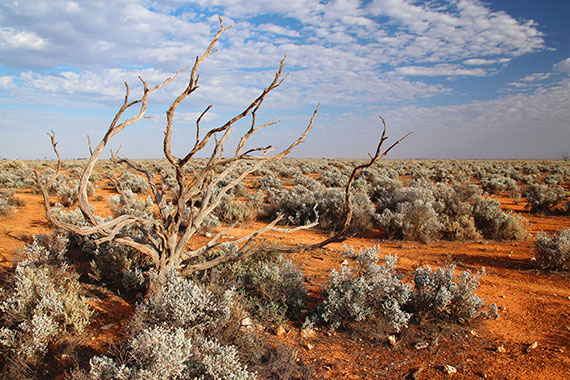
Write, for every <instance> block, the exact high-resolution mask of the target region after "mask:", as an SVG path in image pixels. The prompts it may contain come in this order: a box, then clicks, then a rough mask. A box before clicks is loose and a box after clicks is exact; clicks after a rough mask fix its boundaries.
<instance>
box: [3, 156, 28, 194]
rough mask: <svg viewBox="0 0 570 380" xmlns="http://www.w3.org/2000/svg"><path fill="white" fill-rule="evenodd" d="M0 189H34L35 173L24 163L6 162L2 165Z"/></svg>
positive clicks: (17, 161) (18, 161) (16, 161)
mask: <svg viewBox="0 0 570 380" xmlns="http://www.w3.org/2000/svg"><path fill="white" fill-rule="evenodd" d="M0 187H5V188H10V189H14V188H34V187H35V181H34V172H33V170H32V169H30V168H29V167H28V165H26V163H25V162H23V161H20V160H12V161H4V162H2V163H0Z"/></svg>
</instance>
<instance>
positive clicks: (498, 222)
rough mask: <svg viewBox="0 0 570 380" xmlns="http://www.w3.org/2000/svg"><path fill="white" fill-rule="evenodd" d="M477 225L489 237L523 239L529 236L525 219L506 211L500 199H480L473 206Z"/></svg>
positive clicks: (495, 238)
mask: <svg viewBox="0 0 570 380" xmlns="http://www.w3.org/2000/svg"><path fill="white" fill-rule="evenodd" d="M473 217H474V220H475V226H476V227H477V229H478V230H479V231H481V233H482V234H483V236H484V237H485V238H487V239H494V240H523V239H525V238H526V237H528V232H527V229H526V225H525V220H524V219H523V218H522V217H520V216H518V215H514V214H511V213H504V212H503V210H502V209H501V205H500V203H499V201H497V200H495V199H487V200H486V199H483V198H481V199H479V201H478V202H477V203H476V204H475V205H474V206H473Z"/></svg>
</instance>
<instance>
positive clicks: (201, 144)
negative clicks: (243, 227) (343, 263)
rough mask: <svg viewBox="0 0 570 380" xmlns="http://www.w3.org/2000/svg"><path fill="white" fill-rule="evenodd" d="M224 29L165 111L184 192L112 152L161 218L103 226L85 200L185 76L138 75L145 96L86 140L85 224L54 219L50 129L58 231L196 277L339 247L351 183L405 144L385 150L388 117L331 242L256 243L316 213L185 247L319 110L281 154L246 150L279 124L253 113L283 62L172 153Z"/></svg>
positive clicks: (124, 219)
mask: <svg viewBox="0 0 570 380" xmlns="http://www.w3.org/2000/svg"><path fill="white" fill-rule="evenodd" d="M227 29H229V28H226V27H224V26H223V23H222V19H221V18H220V28H219V30H218V32H217V33H216V35H215V36H214V38H213V39H212V41H211V43H210V44H209V46H208V47H207V48H206V50H205V52H204V53H203V54H202V55H201V56H198V57H196V60H195V62H194V65H193V67H192V69H191V70H190V78H189V82H188V85H187V87H186V88H185V90H184V91H182V93H180V95H178V97H177V98H176V99H175V100H174V101H173V102H172V104H171V105H170V107H169V109H168V110H167V112H166V130H165V133H164V141H163V151H164V156H165V157H166V159H167V160H168V162H169V164H170V165H171V167H172V168H173V169H174V170H175V172H176V181H177V183H178V186H179V191H178V193H177V194H176V195H175V196H174V198H173V199H168V197H167V194H166V192H165V191H164V190H163V188H162V186H160V184H158V183H157V182H156V181H155V178H154V176H153V174H152V173H151V172H149V171H148V170H146V169H145V168H143V167H141V166H140V165H138V164H137V163H136V162H134V161H131V160H128V159H124V158H120V157H118V152H116V153H112V158H113V160H114V161H115V162H116V163H120V164H124V165H128V166H129V167H130V168H132V169H134V170H136V171H138V172H140V173H142V174H144V176H145V177H146V179H147V181H148V185H149V187H150V190H151V195H152V199H153V202H154V204H155V206H156V209H157V210H158V211H157V212H156V215H155V216H154V217H152V218H141V217H137V216H134V215H131V214H130V213H126V214H124V215H120V216H117V217H115V218H112V219H110V220H103V219H102V218H99V217H97V216H96V215H95V214H94V212H93V208H92V207H91V205H90V204H89V200H88V197H87V184H88V182H89V178H90V176H91V174H92V172H93V169H94V167H95V164H96V162H97V160H98V159H99V157H100V155H101V153H102V151H103V149H104V148H105V147H106V145H107V144H108V142H109V141H110V139H111V138H112V137H113V136H115V135H116V134H117V133H119V132H121V131H122V130H123V129H124V128H126V127H127V126H129V125H132V124H135V123H136V122H138V121H139V120H141V119H142V118H143V117H145V112H146V109H147V105H148V99H149V95H150V94H151V93H152V92H153V91H156V90H158V89H159V88H161V87H163V86H165V85H166V84H168V83H170V82H172V81H173V80H174V79H175V78H177V77H178V76H179V75H180V74H181V73H182V72H183V71H184V70H180V71H179V72H178V73H176V74H175V75H174V76H173V77H171V78H168V79H166V80H165V81H163V82H162V83H160V84H158V85H156V86H154V87H149V85H148V83H147V82H146V81H145V80H143V79H142V78H140V77H139V79H140V81H141V83H142V86H143V93H142V96H141V97H140V98H138V99H135V100H131V94H130V88H129V85H128V84H127V83H125V87H126V94H125V99H124V102H123V104H122V106H121V107H120V109H119V110H118V112H117V114H116V115H115V117H114V119H113V121H112V122H111V124H110V126H109V128H108V130H107V132H106V133H105V135H104V137H103V138H102V140H101V141H100V142H99V143H98V144H97V145H96V146H95V147H94V148H93V147H92V146H91V140H90V139H89V151H90V154H91V156H90V157H89V159H88V161H87V164H86V166H85V169H84V170H83V173H82V176H81V179H80V182H79V190H78V205H79V209H80V210H81V213H82V214H83V217H84V218H85V220H86V224H87V226H78V225H74V224H69V223H66V222H63V221H62V220H61V219H59V218H58V217H57V213H56V212H55V210H54V209H53V208H52V207H51V205H50V200H49V193H48V188H49V185H50V184H51V183H53V180H54V179H55V177H56V176H57V175H58V173H59V167H60V162H61V159H60V156H59V153H58V151H57V143H56V141H55V134H54V133H53V131H52V134H51V135H50V137H51V142H52V147H53V149H54V152H55V153H56V155H57V157H58V169H57V171H56V173H55V174H54V175H53V176H52V177H51V178H50V179H48V184H47V187H46V185H45V184H42V182H41V181H40V178H39V176H38V175H36V179H37V182H38V185H39V186H40V188H41V190H42V194H43V197H44V205H45V208H46V216H47V219H48V221H49V222H50V223H52V224H53V225H54V226H55V227H57V228H61V229H63V230H66V231H70V232H72V233H75V234H80V235H83V236H92V237H93V238H94V240H95V242H96V244H101V243H104V242H111V241H113V242H115V243H118V244H122V245H125V246H128V247H131V248H134V249H135V250H137V251H139V252H140V253H142V254H144V255H146V256H148V257H149V258H150V259H151V260H152V262H153V264H154V267H155V268H156V270H159V271H160V270H163V269H164V268H167V267H169V266H174V267H176V268H178V270H180V272H181V273H182V274H183V275H189V274H190V273H192V272H194V271H198V270H204V269H208V268H211V267H213V266H215V265H218V264H220V263H223V262H227V261H230V260H239V259H243V258H245V257H248V256H250V255H251V254H253V253H254V252H257V251H260V250H267V249H274V250H279V251H284V252H292V251H299V250H306V249H312V248H317V247H322V246H324V245H326V244H329V243H332V242H338V241H342V240H343V239H344V238H345V237H344V235H345V233H346V231H347V229H348V226H349V224H350V220H351V216H352V196H351V186H352V182H353V181H354V179H355V178H356V176H357V175H358V173H360V171H361V170H362V169H364V168H366V167H369V166H371V165H372V164H373V163H374V162H375V161H376V160H378V159H379V158H381V157H383V156H385V155H386V154H387V153H388V152H389V151H390V150H391V149H392V148H393V147H394V146H395V145H396V144H398V143H399V142H400V141H401V140H403V138H402V139H400V140H398V141H396V142H395V143H394V144H392V145H391V146H390V147H389V148H387V149H386V150H385V151H384V152H382V144H383V143H384V141H385V140H386V139H387V137H386V125H385V123H384V119H382V124H383V126H384V129H383V133H382V137H381V139H380V142H379V144H378V147H377V150H376V152H375V154H374V155H371V156H370V160H369V161H368V162H367V163H366V164H364V165H361V166H358V167H356V168H355V169H354V170H353V172H352V175H351V176H350V179H349V181H348V183H347V185H346V188H345V196H346V205H347V214H346V220H345V223H344V227H343V228H342V229H341V230H340V231H339V232H337V233H336V234H335V235H334V236H332V237H330V238H328V239H326V240H324V241H322V242H320V243H318V244H312V245H305V246H301V247H267V246H263V245H259V244H257V243H256V238H257V237H258V236H259V235H261V234H262V233H264V232H267V231H269V230H279V231H285V232H294V231H296V230H299V229H308V228H311V227H314V226H316V225H317V223H318V215H317V214H316V212H315V221H314V222H312V223H310V224H307V225H304V226H300V227H296V228H291V229H287V228H279V227H277V224H278V223H279V222H280V221H281V220H282V218H283V217H282V216H277V217H276V218H275V219H274V220H272V221H271V222H269V223H268V224H267V225H265V226H264V227H263V228H261V229H259V230H257V231H255V232H253V233H250V234H249V235H247V236H244V237H241V238H236V239H233V240H231V241H224V242H221V241H220V240H222V239H221V238H222V237H227V235H228V233H229V231H230V230H231V229H232V228H233V227H234V226H235V224H234V225H231V226H229V227H228V228H226V229H225V230H224V231H221V232H219V233H217V234H216V235H215V236H213V237H212V238H211V239H210V241H208V242H207V243H206V244H204V245H202V246H200V247H198V248H194V249H189V248H188V247H189V242H190V240H191V239H192V238H193V237H194V236H195V235H196V233H197V232H198V231H199V230H200V228H201V227H202V224H203V223H204V220H205V218H206V217H207V216H208V215H210V214H211V213H212V212H213V211H214V209H215V208H216V207H217V206H218V205H219V204H220V202H221V201H222V199H223V197H224V195H226V194H227V193H228V191H230V190H231V189H232V188H234V187H235V186H237V185H238V184H239V183H240V182H242V181H243V180H244V178H245V177H246V176H247V175H249V174H251V173H253V172H254V171H255V170H257V169H259V168H260V166H261V165H263V164H264V163H267V162H270V161H275V160H279V159H281V158H283V157H285V156H287V155H288V154H289V153H290V152H291V150H292V149H293V148H295V147H296V146H297V145H298V144H300V143H301V142H302V141H303V140H304V138H305V136H307V134H308V133H309V131H310V130H311V129H312V127H313V121H314V119H315V117H316V115H317V111H318V108H319V107H318V106H317V107H316V109H315V111H314V113H313V115H312V117H311V118H310V120H309V122H308V125H307V127H306V128H305V130H304V131H303V133H302V134H301V135H300V136H299V137H298V138H297V139H296V140H294V141H293V142H292V143H291V144H290V145H289V146H288V147H287V148H285V149H284V150H282V151H279V152H274V148H273V147H271V146H266V147H257V148H251V149H247V150H246V149H245V145H246V143H247V142H248V140H249V139H250V137H251V136H253V135H254V134H255V133H256V132H258V131H259V130H261V129H262V128H266V127H270V126H272V125H274V124H276V123H277V122H270V123H266V124H262V125H257V123H256V113H257V111H258V110H259V108H260V107H261V105H262V103H263V101H264V100H265V98H266V97H267V95H268V94H269V93H270V92H272V91H273V90H275V89H276V88H277V87H279V86H280V85H281V83H282V82H283V80H284V79H285V78H286V76H287V75H283V68H284V64H285V58H283V60H282V61H281V63H280V65H279V69H278V70H277V72H276V74H275V77H274V78H273V80H272V81H271V83H270V84H269V85H268V86H267V87H266V88H265V89H264V90H263V91H262V92H261V94H260V95H259V96H258V97H257V98H256V99H254V100H253V101H252V102H251V103H249V105H247V107H245V109H243V111H242V112H240V113H239V114H237V115H235V116H234V117H232V118H230V119H229V120H228V121H226V122H225V123H224V124H222V125H221V126H219V127H217V128H212V129H210V130H208V131H207V132H206V133H205V134H204V135H203V136H202V135H201V132H202V131H201V129H200V122H201V120H202V119H203V117H204V116H205V115H206V113H207V112H208V111H209V110H210V109H211V108H212V106H208V107H207V108H206V109H205V110H204V111H203V112H202V114H201V115H200V116H199V117H198V119H197V120H196V139H195V142H194V145H193V146H192V148H191V149H190V150H189V152H188V153H187V154H186V155H185V156H184V157H176V156H175V155H174V154H173V153H172V151H171V140H172V128H173V123H174V115H175V112H176V109H177V107H178V106H179V105H180V104H181V102H182V101H183V100H184V99H186V98H187V97H188V96H189V95H190V94H192V93H193V92H194V91H196V90H197V89H198V79H199V75H198V68H199V66H200V64H201V63H202V62H203V61H204V60H205V59H206V58H208V57H209V56H210V55H212V54H214V53H215V52H216V50H214V46H215V44H216V42H217V41H218V39H219V37H220V35H221V34H222V33H223V32H224V31H225V30H227ZM135 108H138V111H137V112H136V114H135V115H134V116H132V117H130V118H126V119H125V120H123V121H121V120H122V119H123V116H124V114H125V112H126V111H127V110H132V109H135ZM246 116H249V117H250V118H251V126H250V128H249V129H248V130H247V131H246V132H245V133H244V134H243V135H242V136H241V138H240V140H239V142H238V144H237V147H236V149H235V151H234V152H233V154H232V155H231V156H225V155H224V153H225V152H224V144H225V143H226V141H227V139H228V137H229V135H230V133H231V132H232V129H233V126H234V125H235V123H236V122H238V121H239V120H241V119H243V118H245V117H246ZM405 137H407V135H406V136H404V138H405ZM210 142H211V143H213V149H212V151H211V153H210V154H209V157H208V158H207V160H206V162H205V164H204V166H203V167H202V168H201V169H199V170H197V171H194V172H189V171H188V170H187V166H188V163H189V162H190V160H191V159H192V158H194V157H195V156H196V155H197V154H198V153H199V152H203V151H204V149H205V147H206V146H207V145H208V143H210ZM244 162H248V163H250V164H249V165H247V166H244V165H242V163H244ZM223 180H225V182H227V183H226V184H225V185H223V186H220V185H219V184H220V183H221V181H223ZM117 188H118V191H119V192H120V193H122V190H121V188H120V187H117ZM123 196H124V194H123ZM132 227H144V228H141V229H140V230H141V231H143V234H144V235H143V236H142V237H141V236H136V235H134V234H132V233H130V234H129V233H128V232H126V231H127V230H128V229H129V228H132ZM129 230H132V229H129ZM229 245H233V246H235V247H236V248H235V249H233V250H224V252H225V254H222V255H219V256H217V257H215V258H213V259H210V260H205V261H204V258H205V257H211V255H208V254H209V253H211V252H212V251H214V250H220V249H221V248H224V247H227V246H229ZM198 259H202V260H198Z"/></svg>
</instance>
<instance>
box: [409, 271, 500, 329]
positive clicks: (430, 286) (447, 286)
mask: <svg viewBox="0 0 570 380" xmlns="http://www.w3.org/2000/svg"><path fill="white" fill-rule="evenodd" d="M484 274H485V271H484V270H483V272H482V274H479V273H477V274H476V275H473V274H472V273H471V272H469V271H464V272H461V273H460V275H459V276H456V273H455V266H453V265H450V266H448V267H446V268H438V269H436V270H435V271H432V270H431V269H430V267H426V268H417V269H416V271H415V275H414V292H413V293H412V296H411V298H410V304H409V305H410V307H409V310H410V311H411V312H412V313H413V314H414V318H415V319H416V320H421V321H423V320H429V319H432V320H433V319H434V320H447V321H451V322H454V323H465V322H468V321H471V320H473V319H474V318H476V317H478V316H479V315H482V316H484V317H490V318H497V317H498V313H497V307H496V305H495V304H491V305H490V306H489V311H484V310H483V309H484V308H485V301H484V300H482V299H481V298H479V297H478V296H477V295H476V294H475V290H476V289H477V288H478V287H479V278H480V276H481V275H484Z"/></svg>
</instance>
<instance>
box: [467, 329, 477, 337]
mask: <svg viewBox="0 0 570 380" xmlns="http://www.w3.org/2000/svg"><path fill="white" fill-rule="evenodd" d="M469 333H470V334H471V335H473V336H477V331H475V330H471V331H469Z"/></svg>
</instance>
